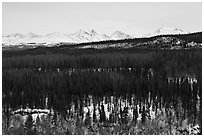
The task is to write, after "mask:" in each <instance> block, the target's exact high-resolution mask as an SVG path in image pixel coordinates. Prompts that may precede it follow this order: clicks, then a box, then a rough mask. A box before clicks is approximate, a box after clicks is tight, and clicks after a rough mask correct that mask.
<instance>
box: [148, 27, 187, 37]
mask: <svg viewBox="0 0 204 137" xmlns="http://www.w3.org/2000/svg"><path fill="white" fill-rule="evenodd" d="M186 33H187V32H184V31H183V30H182V29H178V28H169V27H161V28H159V29H157V30H156V31H154V32H152V33H148V34H146V35H144V37H152V36H158V35H167V34H186Z"/></svg>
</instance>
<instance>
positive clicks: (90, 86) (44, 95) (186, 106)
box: [2, 35, 202, 134]
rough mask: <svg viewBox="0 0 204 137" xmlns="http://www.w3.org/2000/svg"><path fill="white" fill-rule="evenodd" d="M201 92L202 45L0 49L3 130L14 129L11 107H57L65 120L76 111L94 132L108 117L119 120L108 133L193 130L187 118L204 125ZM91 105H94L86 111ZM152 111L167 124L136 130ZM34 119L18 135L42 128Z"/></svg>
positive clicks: (75, 115) (67, 131) (109, 122)
mask: <svg viewBox="0 0 204 137" xmlns="http://www.w3.org/2000/svg"><path fill="white" fill-rule="evenodd" d="M178 37H181V38H182V35H181V36H180V35H178ZM184 39H185V38H184ZM201 91H202V51H201V49H188V50H160V49H114V48H108V49H101V50H96V49H75V50H72V49H70V48H64V47H63V46H62V47H53V48H36V49H32V50H31V49H29V50H23V51H12V50H10V51H3V59H2V99H3V101H2V102H3V103H2V107H3V108H2V111H3V116H5V127H4V128H5V129H3V132H4V134H9V133H8V132H9V131H11V129H10V128H9V127H10V126H9V125H10V121H11V118H12V112H14V111H15V110H17V109H20V108H22V109H25V108H30V109H48V110H53V111H54V115H53V116H51V118H52V120H53V119H54V120H55V121H56V119H57V118H56V117H60V116H61V117H63V120H64V122H65V123H66V122H69V120H70V119H72V120H73V119H74V118H76V119H75V120H76V123H77V122H78V124H79V123H80V122H81V124H82V125H84V127H87V128H88V134H96V132H95V130H94V131H91V129H92V130H93V129H95V128H94V125H95V126H96V125H97V128H98V129H100V128H102V127H103V126H104V124H106V126H108V128H110V125H112V124H115V126H113V129H114V130H113V131H107V133H106V134H120V133H119V131H117V130H116V128H118V126H119V127H121V128H122V129H120V130H121V131H124V133H122V134H188V133H189V132H190V131H186V132H187V133H186V132H185V130H186V129H182V128H181V129H180V128H179V127H181V125H182V123H183V121H185V120H187V123H188V125H199V126H200V127H201V129H202V123H201V121H202V110H201V108H202V92H201ZM123 104H124V106H123ZM106 105H107V106H106ZM90 106H93V109H92V110H91V109H88V111H84V109H85V108H90ZM106 109H107V110H106ZM150 110H151V111H150ZM97 111H99V117H97V116H96V115H97V114H96V112H97ZM106 111H108V115H107V114H106V113H107V112H106ZM129 111H131V112H132V117H131V118H128V116H129ZM152 112H155V113H156V114H155V115H156V117H161V116H163V117H164V119H163V120H164V121H165V122H166V124H164V125H165V126H166V125H167V126H168V129H166V130H162V129H152V131H144V133H143V132H139V129H140V128H139V127H143V128H147V126H148V125H151V124H148V122H150V121H153V115H152V114H150V113H152ZM55 114H56V115H57V116H56V115H55ZM140 116H141V120H139V117H140ZM47 119H49V117H48V118H47ZM155 119H156V118H155ZM29 121H31V125H29V124H28V123H29ZM79 121H80V122H79ZM157 121H160V120H158V119H157ZM32 123H33V122H32V116H31V117H30V118H29V117H28V118H27V123H26V122H25V123H23V125H25V127H26V128H25V129H23V131H24V132H22V133H19V132H17V133H13V134H31V131H32V133H33V134H43V132H40V130H37V129H36V128H35V130H34V129H33V130H32ZM76 123H75V124H76ZM97 123H101V124H103V126H99V125H98V124H97ZM33 124H36V122H35V123H33ZM132 124H134V125H135V126H133V125H132ZM141 124H142V125H141ZM54 125H56V123H55V124H54ZM125 125H126V126H125ZM175 125H176V126H175ZM29 126H30V127H29ZM154 126H158V125H154ZM154 126H153V127H154ZM165 126H164V127H163V128H164V129H165V128H167V126H166V127H165ZM84 127H83V128H84ZM133 127H138V129H134V130H133V129H132V128H133ZM175 127H176V131H174V130H173V128H175ZM81 128H82V127H81ZM90 128H91V129H90ZM126 128H128V129H126ZM148 128H150V127H148ZM151 128H152V127H151ZM154 128H155V127H154ZM28 129H29V130H28ZM71 129H72V128H71V127H69V126H65V129H63V130H64V131H62V132H60V134H84V133H79V131H71ZM105 129H106V128H104V127H103V130H105ZM177 129H178V131H177ZM44 130H45V129H44ZM81 130H82V129H81ZM106 130H107V129H106ZM98 132H99V133H98ZM104 132H105V131H103V132H102V131H97V134H105V133H104ZM184 132H185V133H184ZM199 133H201V131H199ZM44 134H54V133H53V132H52V133H48V132H47V133H44Z"/></svg>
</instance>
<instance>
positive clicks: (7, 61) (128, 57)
mask: <svg viewBox="0 0 204 137" xmlns="http://www.w3.org/2000/svg"><path fill="white" fill-rule="evenodd" d="M94 51H95V52H92V53H89V52H88V53H84V52H82V53H76V54H39V55H30V54H28V55H25V56H9V57H4V56H3V60H2V64H3V70H4V69H5V70H8V69H25V68H32V69H39V68H41V69H42V70H46V71H49V70H52V71H53V70H56V69H70V68H75V69H76V68H78V69H81V68H82V69H84V68H141V67H147V68H153V69H155V70H156V71H157V70H160V69H165V71H166V72H167V73H170V74H173V73H175V74H176V73H183V74H185V73H188V74H189V73H190V74H192V73H195V72H201V62H202V59H201V56H202V51H201V50H199V49H197V50H193V49H192V50H178V51H177V50H172V51H171V50H160V51H158V50H155V51H154V50H149V51H148V50H147V51H145V50H143V51H141V50H139V51H137V50H136V51H135V52H131V50H127V51H126V50H121V51H120V52H113V53H112V52H107V51H106V50H105V51H104V52H102V51H99V53H97V51H98V50H94ZM25 52H27V51H25Z"/></svg>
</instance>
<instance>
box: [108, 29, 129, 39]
mask: <svg viewBox="0 0 204 137" xmlns="http://www.w3.org/2000/svg"><path fill="white" fill-rule="evenodd" d="M129 38H132V37H131V36H130V35H127V34H125V33H123V32H120V31H115V32H114V33H113V34H112V35H111V36H110V39H113V40H119V39H129Z"/></svg>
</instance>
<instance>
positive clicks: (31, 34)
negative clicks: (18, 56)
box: [25, 32, 37, 38]
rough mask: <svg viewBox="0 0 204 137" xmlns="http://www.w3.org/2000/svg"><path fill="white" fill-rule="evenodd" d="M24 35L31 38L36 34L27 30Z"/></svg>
mask: <svg viewBox="0 0 204 137" xmlns="http://www.w3.org/2000/svg"><path fill="white" fill-rule="evenodd" d="M25 37H29V38H33V37H37V35H36V34H34V33H32V32H28V33H27V34H26V35H25Z"/></svg>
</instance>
